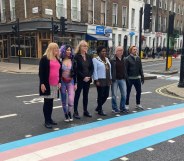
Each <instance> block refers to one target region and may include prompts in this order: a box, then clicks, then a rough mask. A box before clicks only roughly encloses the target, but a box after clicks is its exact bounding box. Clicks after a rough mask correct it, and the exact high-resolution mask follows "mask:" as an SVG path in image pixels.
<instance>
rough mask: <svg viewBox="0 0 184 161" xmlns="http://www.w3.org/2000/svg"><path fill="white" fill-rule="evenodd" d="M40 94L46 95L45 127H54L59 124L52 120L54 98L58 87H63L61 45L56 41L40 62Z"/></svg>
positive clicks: (44, 109) (44, 107) (48, 48)
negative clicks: (60, 57) (60, 59)
mask: <svg viewBox="0 0 184 161" xmlns="http://www.w3.org/2000/svg"><path fill="white" fill-rule="evenodd" d="M39 78H40V86H39V92H40V96H43V97H44V104H43V114H44V118H45V124H44V125H45V127H46V128H52V125H57V123H56V122H55V121H53V120H52V117H51V115H52V110H53V100H54V98H57V95H58V88H60V87H61V83H60V82H61V80H60V79H61V64H60V61H59V47H58V45H57V44H56V43H50V44H49V45H48V47H47V49H46V52H45V54H44V55H43V57H42V58H41V60H40V64H39Z"/></svg>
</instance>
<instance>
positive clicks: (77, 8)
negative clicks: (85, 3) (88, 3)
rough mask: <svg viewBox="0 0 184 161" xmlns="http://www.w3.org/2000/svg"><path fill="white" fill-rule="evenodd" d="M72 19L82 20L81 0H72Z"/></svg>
mask: <svg viewBox="0 0 184 161" xmlns="http://www.w3.org/2000/svg"><path fill="white" fill-rule="evenodd" d="M71 19H72V20H73V21H80V20H81V0H71Z"/></svg>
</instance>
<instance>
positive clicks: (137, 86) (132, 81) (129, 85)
mask: <svg viewBox="0 0 184 161" xmlns="http://www.w3.org/2000/svg"><path fill="white" fill-rule="evenodd" d="M132 85H134V87H135V90H136V104H140V101H141V80H140V79H129V81H128V83H127V97H126V105H129V98H130V92H131V89H132Z"/></svg>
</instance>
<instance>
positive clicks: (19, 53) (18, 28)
mask: <svg viewBox="0 0 184 161" xmlns="http://www.w3.org/2000/svg"><path fill="white" fill-rule="evenodd" d="M17 32H18V56H19V69H21V55H22V54H21V51H20V25H19V18H18V19H17Z"/></svg>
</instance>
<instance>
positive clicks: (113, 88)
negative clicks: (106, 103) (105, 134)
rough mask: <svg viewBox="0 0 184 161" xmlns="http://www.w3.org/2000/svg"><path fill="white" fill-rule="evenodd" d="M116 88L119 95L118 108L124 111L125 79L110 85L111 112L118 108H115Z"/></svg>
mask: <svg viewBox="0 0 184 161" xmlns="http://www.w3.org/2000/svg"><path fill="white" fill-rule="evenodd" d="M118 88H119V90H120V93H121V100H120V105H119V108H120V110H123V109H125V102H126V91H127V86H126V80H125V79H121V80H116V81H115V82H113V83H112V86H111V92H112V109H113V110H116V109H118V106H117V91H118Z"/></svg>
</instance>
